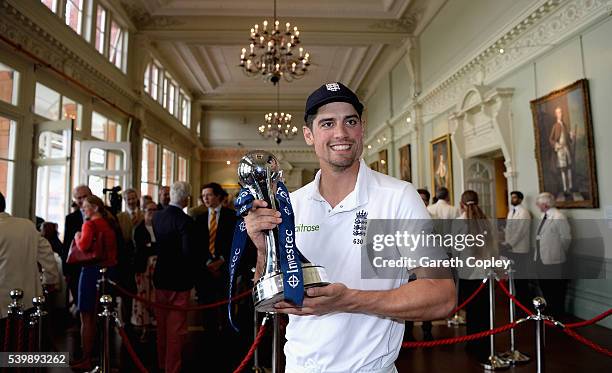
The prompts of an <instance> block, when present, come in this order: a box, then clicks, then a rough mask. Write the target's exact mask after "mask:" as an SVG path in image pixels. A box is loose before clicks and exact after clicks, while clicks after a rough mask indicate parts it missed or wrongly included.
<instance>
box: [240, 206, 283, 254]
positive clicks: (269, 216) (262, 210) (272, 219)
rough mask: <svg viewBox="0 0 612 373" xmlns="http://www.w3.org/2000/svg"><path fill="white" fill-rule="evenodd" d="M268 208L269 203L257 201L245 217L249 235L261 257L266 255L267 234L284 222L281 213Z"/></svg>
mask: <svg viewBox="0 0 612 373" xmlns="http://www.w3.org/2000/svg"><path fill="white" fill-rule="evenodd" d="M267 206H268V203H267V202H266V201H262V200H255V201H253V208H251V210H249V213H248V215H247V216H245V217H244V222H245V223H246V229H247V233H248V234H249V237H251V241H253V243H254V244H255V247H257V251H258V252H259V254H260V255H265V251H266V239H265V235H266V232H267V231H269V230H270V229H274V228H276V226H277V225H278V224H280V223H281V221H282V219H281V214H280V212H278V211H276V210H273V209H270V208H266V207H267Z"/></svg>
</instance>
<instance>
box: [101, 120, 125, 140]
mask: <svg viewBox="0 0 612 373" xmlns="http://www.w3.org/2000/svg"><path fill="white" fill-rule="evenodd" d="M104 140H106V141H121V125H120V124H119V123H116V122H113V121H110V120H109V121H108V126H107V127H106V137H105V138H104Z"/></svg>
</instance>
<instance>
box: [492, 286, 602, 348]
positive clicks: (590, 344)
mask: <svg viewBox="0 0 612 373" xmlns="http://www.w3.org/2000/svg"><path fill="white" fill-rule="evenodd" d="M497 283H498V284H499V287H500V288H501V289H502V291H503V292H504V293H505V294H506V296H508V298H510V299H511V300H512V301H513V302H514V303H515V304H516V305H517V306H519V308H521V309H522V310H523V311H525V312H526V313H527V314H528V315H533V312H531V310H529V309H528V308H527V307H525V306H524V305H523V304H521V302H519V301H518V299H516V297H515V296H514V295H512V294H510V292H509V291H508V288H506V286H505V285H504V284H503V282H501V281H498V282H497ZM611 314H612V308H611V309H609V310H607V311H606V312H604V313H602V314H600V315H597V316H595V317H594V318H592V319H590V320H584V321H580V322H576V323H572V324H566V325H565V328H563V329H562V330H563V332H564V333H565V334H567V335H569V336H570V337H572V338H574V339H575V340H577V341H578V342H580V343H582V344H584V345H585V346H588V347H590V348H592V349H593V350H595V351H597V352H599V353H602V354H604V355H607V356H609V357H612V351H610V350H608V349H607V348H605V347H603V346H601V345H599V344H597V343H595V342H593V341H591V340H589V339H587V338H585V337H583V336H581V335H580V334H578V333H576V332H575V331H573V330H572V328H579V327H583V326H587V325H593V324H595V323H596V322H598V321H600V320H602V319H604V318H606V317H607V316H610V315H611ZM546 324H547V325H552V323H551V322H550V321H548V320H546Z"/></svg>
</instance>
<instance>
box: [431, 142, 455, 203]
mask: <svg viewBox="0 0 612 373" xmlns="http://www.w3.org/2000/svg"><path fill="white" fill-rule="evenodd" d="M429 159H430V162H431V163H430V165H431V166H430V167H431V179H432V183H431V185H432V189H433V190H438V188H441V187H444V188H446V189H448V190H449V192H450V195H451V199H452V196H453V164H452V158H451V142H450V135H444V136H441V137H438V138H437V139H434V140H432V141H431V148H430V158H429Z"/></svg>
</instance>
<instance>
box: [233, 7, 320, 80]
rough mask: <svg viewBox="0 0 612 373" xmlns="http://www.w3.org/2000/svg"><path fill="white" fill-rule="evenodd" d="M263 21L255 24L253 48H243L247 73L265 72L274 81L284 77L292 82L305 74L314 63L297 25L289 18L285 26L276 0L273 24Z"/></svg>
mask: <svg viewBox="0 0 612 373" xmlns="http://www.w3.org/2000/svg"><path fill="white" fill-rule="evenodd" d="M262 25H263V27H261V28H260V27H259V24H256V25H255V26H253V28H251V38H250V44H249V48H248V49H247V48H242V53H241V54H240V67H241V69H242V71H243V72H244V73H245V74H246V75H247V76H257V75H259V76H262V77H263V78H264V79H265V80H267V81H270V82H272V84H277V83H278V82H279V81H280V79H281V77H283V78H284V79H285V80H286V81H288V82H291V81H293V80H295V79H299V78H301V77H303V76H304V75H305V74H306V72H307V71H308V66H310V55H309V54H308V53H307V52H306V51H304V48H302V47H301V46H299V45H300V31H299V30H298V28H297V26H293V28H291V24H290V23H289V22H287V23H285V31H282V30H281V28H282V27H281V26H280V21H279V20H278V19H277V18H276V0H274V22H273V24H269V23H268V21H267V20H265V21H263V24H262ZM296 49H297V51H296ZM296 53H297V56H296Z"/></svg>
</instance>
